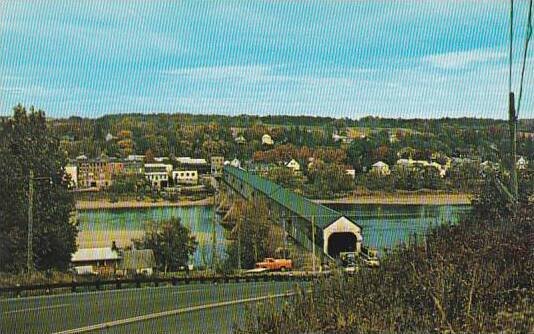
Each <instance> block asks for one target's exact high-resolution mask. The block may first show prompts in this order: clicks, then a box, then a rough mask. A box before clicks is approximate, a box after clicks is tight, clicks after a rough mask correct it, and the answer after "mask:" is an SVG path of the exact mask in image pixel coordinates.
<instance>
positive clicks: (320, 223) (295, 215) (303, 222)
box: [223, 166, 362, 262]
mask: <svg viewBox="0 0 534 334" xmlns="http://www.w3.org/2000/svg"><path fill="white" fill-rule="evenodd" d="M223 181H224V183H225V184H226V186H227V188H229V191H231V192H234V193H237V194H239V195H240V196H242V197H243V198H245V199H246V200H254V199H256V198H259V197H263V198H265V199H266V200H267V206H268V208H269V213H270V217H271V220H273V221H274V222H278V223H279V224H280V225H281V226H282V227H283V228H284V229H285V230H286V232H287V233H288V235H289V236H290V237H292V238H293V239H294V240H296V241H297V242H298V243H299V244H300V245H301V246H302V247H304V248H305V249H307V250H309V251H312V249H313V248H314V247H313V243H312V240H315V245H316V246H317V247H315V251H316V254H315V255H316V256H317V257H319V258H320V259H321V260H322V261H323V262H326V261H325V260H333V259H334V258H336V257H338V255H339V253H340V252H360V251H361V244H362V228H361V226H359V225H358V224H356V223H355V222H354V221H352V220H351V219H349V218H348V217H346V216H344V215H343V214H341V213H339V212H337V211H335V210H333V209H330V208H328V207H326V206H324V205H321V204H317V203H315V202H312V201H311V200H309V199H307V198H305V197H304V196H301V195H299V194H296V193H295V192H293V191H290V190H288V189H286V188H284V187H282V186H280V185H278V184H276V183H274V182H272V181H270V180H268V179H266V178H264V177H261V176H259V175H257V174H255V173H252V172H248V171H246V170H243V169H241V168H236V167H232V166H225V167H224V172H223ZM312 226H313V228H312ZM312 230H313V232H314V234H315V235H314V236H313V235H312Z"/></svg>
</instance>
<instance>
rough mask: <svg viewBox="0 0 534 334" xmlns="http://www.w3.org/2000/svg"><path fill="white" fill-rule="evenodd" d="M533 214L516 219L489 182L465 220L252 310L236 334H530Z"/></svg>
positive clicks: (528, 207) (524, 212)
mask: <svg viewBox="0 0 534 334" xmlns="http://www.w3.org/2000/svg"><path fill="white" fill-rule="evenodd" d="M533 212H534V206H533V204H532V202H530V203H529V202H522V203H521V204H520V206H519V209H518V211H517V214H515V215H513V214H512V210H511V207H510V206H509V205H507V204H506V200H505V197H504V196H503V195H502V194H501V193H500V192H499V191H498V190H497V188H496V186H495V183H494V182H493V181H492V180H488V181H487V183H485V185H484V192H483V193H481V195H479V196H478V197H477V198H476V199H475V200H474V202H473V211H472V212H471V213H470V214H469V215H467V216H466V217H465V218H464V220H463V222H462V223H460V224H458V225H453V226H450V225H442V226H440V227H437V228H435V229H434V230H432V231H431V232H429V234H428V235H427V237H426V240H420V242H417V241H415V242H414V243H413V244H410V245H408V246H407V247H404V248H399V249H397V250H395V251H394V252H393V253H391V254H389V255H388V256H387V257H386V258H384V259H383V261H382V265H381V267H380V268H378V269H376V270H365V269H364V270H361V271H360V272H359V273H357V274H355V275H353V276H350V277H346V276H341V275H334V276H333V277H330V278H327V279H324V280H322V281H320V282H318V283H317V284H314V285H313V286H312V292H310V293H305V292H304V291H297V294H296V296H295V297H293V298H292V299H288V300H287V302H285V303H284V304H282V305H279V304H276V305H275V304H274V303H271V304H267V305H260V306H259V307H258V308H255V309H251V310H249V312H248V315H247V316H246V321H245V325H244V326H241V328H238V329H237V330H236V332H237V333H312V332H313V333H406V332H410V333H413V332H443V333H444V332H447V333H453V332H456V333H459V332H461V333H489V332H491V333H494V332H506V333H527V332H532V328H534V327H533V326H534V323H533V319H534V307H533V305H534V300H533V299H534V295H533V293H532V291H533V289H534V279H533V277H534V275H533V272H532V268H534V253H533V252H532V235H534V215H533V214H532V213H533Z"/></svg>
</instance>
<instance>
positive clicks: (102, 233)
mask: <svg viewBox="0 0 534 334" xmlns="http://www.w3.org/2000/svg"><path fill="white" fill-rule="evenodd" d="M328 206H330V207H332V208H334V209H336V210H338V211H340V212H342V213H344V214H346V215H347V216H348V217H350V218H352V219H353V220H354V221H356V222H357V223H358V224H359V225H361V226H362V227H363V233H364V244H365V245H368V246H371V247H374V248H377V249H378V250H379V251H380V252H381V251H383V249H384V248H392V247H395V246H396V245H398V244H400V243H402V242H407V241H408V239H409V238H410V235H413V234H414V233H416V234H418V235H421V236H422V235H424V233H425V232H426V231H427V229H428V228H429V227H431V226H433V225H436V224H444V223H457V222H458V220H459V219H460V217H461V215H462V214H463V213H465V212H466V211H468V210H469V206H466V205H382V204H329V205H328ZM213 215H214V212H213V209H212V207H211V206H188V207H161V208H143V209H102V210H80V211H79V212H78V219H79V222H80V226H79V227H80V231H81V233H80V235H81V236H82V237H80V238H79V242H80V239H83V240H82V242H81V243H80V247H102V246H105V245H111V240H116V241H117V242H118V244H119V245H120V246H124V245H126V244H128V243H129V240H130V239H131V238H134V237H136V238H138V237H140V236H141V235H142V233H143V229H144V225H145V222H148V221H155V222H157V221H162V220H166V219H169V218H171V217H179V218H180V219H181V221H182V223H183V224H184V225H185V226H187V227H188V228H189V229H190V230H191V231H192V233H193V235H195V237H196V238H197V240H198V243H199V247H198V250H197V252H196V253H195V254H194V259H193V262H194V264H195V265H196V266H203V265H209V264H210V263H211V254H212V245H213V241H212V240H213V233H215V236H216V240H217V254H219V256H223V255H224V250H225V245H226V241H225V238H224V229H223V228H222V227H221V226H220V225H219V224H214V223H213V221H214V216H213ZM215 219H216V220H217V219H219V217H218V216H217V215H215ZM214 229H215V231H214Z"/></svg>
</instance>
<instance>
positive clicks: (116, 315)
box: [0, 282, 304, 334]
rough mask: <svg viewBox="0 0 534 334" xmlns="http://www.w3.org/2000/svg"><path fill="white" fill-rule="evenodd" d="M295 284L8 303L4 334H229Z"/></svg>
mask: <svg viewBox="0 0 534 334" xmlns="http://www.w3.org/2000/svg"><path fill="white" fill-rule="evenodd" d="M295 284H297V283H291V282H255V283H227V284H218V285H215V284H192V285H182V286H177V287H173V286H166V287H158V288H141V289H128V290H110V291H100V292H88V293H78V294H65V295H57V296H39V297H28V298H18V299H5V300H0V333H2V334H4V333H39V334H42V333H64V334H66V333H79V332H86V333H230V332H231V329H232V326H233V324H234V323H236V322H239V321H240V320H241V319H242V314H243V311H244V310H245V309H246V308H247V306H250V305H251V304H253V303H255V302H258V301H260V300H266V299H267V298H270V296H277V295H284V294H286V293H289V292H292V291H293V288H294V286H295ZM299 284H304V283H299ZM281 298H285V297H283V296H282V297H279V298H276V299H277V300H280V299H281ZM106 324H107V326H106Z"/></svg>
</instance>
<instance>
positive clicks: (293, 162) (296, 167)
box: [286, 159, 300, 172]
mask: <svg viewBox="0 0 534 334" xmlns="http://www.w3.org/2000/svg"><path fill="white" fill-rule="evenodd" d="M286 167H287V168H291V169H292V170H293V172H299V171H300V164H299V163H298V161H297V160H295V159H291V161H290V162H288V163H287V164H286Z"/></svg>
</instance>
